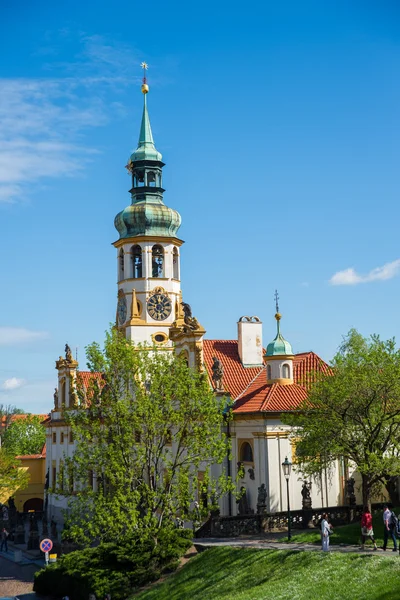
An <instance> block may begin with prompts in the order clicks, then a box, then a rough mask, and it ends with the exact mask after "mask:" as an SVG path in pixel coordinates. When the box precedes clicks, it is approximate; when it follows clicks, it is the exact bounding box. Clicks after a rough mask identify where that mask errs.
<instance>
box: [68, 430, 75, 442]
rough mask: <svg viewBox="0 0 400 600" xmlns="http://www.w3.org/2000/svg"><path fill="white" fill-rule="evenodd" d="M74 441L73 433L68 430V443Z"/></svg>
mask: <svg viewBox="0 0 400 600" xmlns="http://www.w3.org/2000/svg"><path fill="white" fill-rule="evenodd" d="M73 441H74V434H73V433H72V431H70V432H69V443H70V444H72V443H73Z"/></svg>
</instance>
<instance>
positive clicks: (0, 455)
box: [0, 448, 29, 502]
mask: <svg viewBox="0 0 400 600" xmlns="http://www.w3.org/2000/svg"><path fill="white" fill-rule="evenodd" d="M28 481H29V474H28V473H27V471H25V470H24V469H23V468H21V461H19V460H17V459H16V458H15V456H13V455H12V454H10V453H9V452H8V451H7V450H6V449H5V448H0V496H1V498H2V501H3V502H4V501H5V500H6V499H7V498H9V497H10V496H12V495H13V494H14V493H15V492H16V490H18V489H24V488H25V487H26V486H27V485H28Z"/></svg>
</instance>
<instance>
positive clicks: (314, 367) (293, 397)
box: [203, 340, 330, 413]
mask: <svg viewBox="0 0 400 600" xmlns="http://www.w3.org/2000/svg"><path fill="white" fill-rule="evenodd" d="M203 348H204V360H205V364H206V368H207V372H208V375H209V377H210V379H211V374H212V370H211V366H212V363H213V360H212V359H213V356H216V357H217V358H218V359H219V360H220V361H221V363H222V365H223V368H224V378H223V385H224V389H225V391H227V392H229V394H230V395H231V397H232V399H233V400H236V402H235V406H234V409H233V412H234V413H252V412H281V411H285V410H286V411H287V410H291V409H293V408H295V407H296V406H298V404H299V403H300V402H301V401H302V400H304V399H305V398H306V397H307V390H306V387H307V383H309V382H310V381H312V379H313V376H312V374H313V373H315V372H317V371H320V372H321V371H322V372H323V373H329V371H330V367H329V366H328V365H327V364H326V363H325V362H324V361H323V360H322V359H321V358H319V356H317V355H316V354H314V352H303V353H301V354H296V355H295V357H294V360H293V377H294V383H293V384H291V385H281V384H278V383H274V384H272V385H271V384H267V383H266V373H265V368H264V367H251V368H245V367H243V365H242V363H241V362H240V358H239V352H238V343H237V341H236V340H204V346H203Z"/></svg>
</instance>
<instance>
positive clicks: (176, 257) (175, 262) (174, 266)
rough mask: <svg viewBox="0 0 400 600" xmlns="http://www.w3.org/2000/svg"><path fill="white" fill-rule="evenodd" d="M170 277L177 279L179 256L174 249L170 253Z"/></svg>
mask: <svg viewBox="0 0 400 600" xmlns="http://www.w3.org/2000/svg"><path fill="white" fill-rule="evenodd" d="M172 277H173V278H174V279H179V254H178V250H177V249H176V248H174V249H173V251H172Z"/></svg>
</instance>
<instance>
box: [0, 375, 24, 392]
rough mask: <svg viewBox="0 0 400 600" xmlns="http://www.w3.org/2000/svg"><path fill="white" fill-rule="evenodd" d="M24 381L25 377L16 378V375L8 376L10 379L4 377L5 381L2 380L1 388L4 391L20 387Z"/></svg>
mask: <svg viewBox="0 0 400 600" xmlns="http://www.w3.org/2000/svg"><path fill="white" fill-rule="evenodd" d="M24 383H25V379H18V377H10V379H6V380H5V381H3V383H2V385H1V389H2V390H6V391H10V390H16V389H18V388H20V387H22V386H23V385H24Z"/></svg>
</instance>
